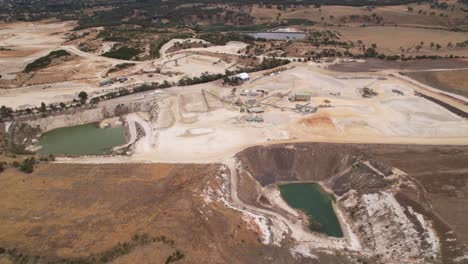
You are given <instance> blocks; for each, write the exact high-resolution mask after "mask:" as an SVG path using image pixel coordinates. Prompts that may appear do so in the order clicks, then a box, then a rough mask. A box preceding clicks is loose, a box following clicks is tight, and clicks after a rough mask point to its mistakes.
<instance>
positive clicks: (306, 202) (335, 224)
mask: <svg viewBox="0 0 468 264" xmlns="http://www.w3.org/2000/svg"><path fill="white" fill-rule="evenodd" d="M279 188H280V191H281V196H282V197H283V199H284V200H285V201H286V202H287V203H288V204H289V206H291V207H292V208H295V209H299V210H301V211H303V212H304V213H305V214H306V215H307V216H308V218H309V229H310V230H312V231H317V232H320V233H323V234H326V235H329V236H334V237H343V232H342V231H341V227H340V223H339V221H338V218H337V217H336V215H335V211H334V210H333V206H332V203H333V195H331V194H329V193H327V192H326V191H325V190H323V189H322V187H320V185H319V184H317V183H288V184H283V185H280V186H279Z"/></svg>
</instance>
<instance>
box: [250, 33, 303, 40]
mask: <svg viewBox="0 0 468 264" xmlns="http://www.w3.org/2000/svg"><path fill="white" fill-rule="evenodd" d="M248 35H249V36H252V37H254V38H263V39H268V40H289V39H291V40H294V39H304V38H305V36H306V34H305V33H300V32H252V33H248Z"/></svg>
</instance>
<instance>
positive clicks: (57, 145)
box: [38, 124, 125, 156]
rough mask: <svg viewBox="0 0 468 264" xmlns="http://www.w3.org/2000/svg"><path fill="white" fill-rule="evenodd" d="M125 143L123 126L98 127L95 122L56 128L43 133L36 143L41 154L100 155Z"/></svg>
mask: <svg viewBox="0 0 468 264" xmlns="http://www.w3.org/2000/svg"><path fill="white" fill-rule="evenodd" d="M123 144H125V130H124V128H123V127H121V126H119V127H111V128H99V127H98V126H96V124H86V125H79V126H73V127H64V128H57V129H54V130H51V131H48V132H46V133H44V134H43V135H42V136H41V138H40V139H39V142H38V145H40V146H41V147H42V148H41V149H40V150H39V151H38V152H39V153H42V154H54V155H72V156H79V155H102V154H107V153H109V152H110V151H111V149H112V148H113V147H116V146H120V145H123Z"/></svg>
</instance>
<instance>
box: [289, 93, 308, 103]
mask: <svg viewBox="0 0 468 264" xmlns="http://www.w3.org/2000/svg"><path fill="white" fill-rule="evenodd" d="M311 97H312V96H311V95H310V94H299V93H297V94H294V95H291V96H289V101H291V102H297V101H304V102H307V101H310V98H311Z"/></svg>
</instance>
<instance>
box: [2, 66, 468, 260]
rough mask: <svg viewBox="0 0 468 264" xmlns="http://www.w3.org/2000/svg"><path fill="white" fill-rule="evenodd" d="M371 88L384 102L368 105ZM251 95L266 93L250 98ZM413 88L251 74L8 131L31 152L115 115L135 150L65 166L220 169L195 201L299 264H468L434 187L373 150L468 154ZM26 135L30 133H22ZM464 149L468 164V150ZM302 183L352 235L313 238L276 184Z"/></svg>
mask: <svg viewBox="0 0 468 264" xmlns="http://www.w3.org/2000/svg"><path fill="white" fill-rule="evenodd" d="M362 87H372V89H373V90H374V91H375V92H376V95H375V96H373V97H371V98H365V97H363V96H362V93H361V89H362ZM245 90H249V91H258V90H267V91H268V94H267V95H263V96H262V95H255V96H244V95H241V93H243V94H244V93H245ZM395 90H398V92H395ZM415 91H418V87H415V86H412V84H411V83H405V82H404V81H403V80H400V79H397V78H394V77H392V76H386V77H383V76H382V75H375V76H372V75H366V76H362V75H345V76H343V75H340V76H336V74H334V73H329V72H327V71H325V70H323V69H320V68H317V67H316V66H314V65H293V66H291V67H289V68H286V69H284V70H283V71H282V72H278V73H276V74H273V75H264V74H262V73H259V74H253V76H251V79H250V80H249V81H247V82H245V83H244V84H242V85H241V86H238V87H236V88H235V89H234V90H233V88H232V87H226V86H222V85H221V84H219V83H217V82H213V83H208V84H201V85H194V86H189V87H173V88H169V89H166V90H163V91H157V92H154V91H152V92H144V93H141V94H137V95H131V96H126V97H121V98H116V99H112V100H108V101H104V102H100V103H99V104H98V105H97V106H94V107H91V108H89V109H79V110H74V112H69V113H65V114H63V113H60V114H57V115H55V116H50V117H45V118H43V117H37V118H25V119H24V120H20V121H17V122H15V123H13V124H9V126H8V128H7V133H10V134H12V136H13V137H15V136H16V138H15V142H18V143H19V142H29V143H31V144H32V142H37V141H36V139H38V135H39V134H38V133H44V132H47V131H50V130H53V129H55V128H58V127H67V126H74V125H79V124H85V123H91V122H101V123H102V122H104V123H106V122H111V120H115V118H117V119H120V120H121V121H122V122H123V123H124V126H125V129H126V135H127V136H126V138H127V143H126V144H125V145H123V146H117V147H116V148H114V151H115V153H119V154H120V155H107V156H76V157H57V162H58V163H66V164H68V163H88V164H107V163H111V164H112V163H142V162H144V163H148V162H150V163H155V162H158V163H160V162H163V163H217V164H222V165H221V168H220V170H219V171H218V173H216V174H215V175H214V176H213V177H211V178H210V179H209V180H208V181H207V183H206V185H205V187H203V188H200V189H199V190H198V191H199V192H198V194H197V195H198V196H197V197H199V199H201V201H203V203H205V204H206V205H207V206H208V205H210V204H216V205H221V206H223V207H225V208H227V209H229V210H233V211H235V212H236V213H238V214H240V215H241V218H242V221H243V224H244V225H246V226H247V227H248V229H249V230H251V231H253V232H255V234H256V235H257V237H258V239H259V241H260V242H261V243H262V244H263V245H265V246H268V247H272V248H280V247H281V248H286V249H288V254H290V256H291V260H290V261H291V262H304V263H309V262H310V261H312V262H313V263H315V262H317V263H319V262H320V263H321V262H324V261H331V262H330V263H335V262H333V261H338V260H339V261H344V262H343V263H361V261H369V262H368V263H374V262H375V263H430V262H433V261H435V263H439V262H437V261H442V262H441V263H463V262H464V261H465V260H466V254H467V249H466V246H465V244H464V243H463V242H462V241H459V240H457V239H456V238H451V237H450V238H447V236H448V234H450V232H453V231H451V229H450V227H447V225H446V224H445V222H444V220H443V219H442V218H441V216H440V215H438V214H437V213H436V212H434V211H435V210H434V208H433V207H432V205H431V201H430V199H429V198H428V196H427V194H426V192H427V191H426V190H425V188H424V186H422V185H421V184H420V182H419V181H418V179H416V178H415V177H413V176H412V175H411V174H408V173H407V172H405V169H402V168H399V167H397V166H392V165H390V164H389V163H388V162H387V161H385V159H380V158H378V157H374V155H373V153H377V152H378V150H379V149H380V148H384V145H376V144H363V143H388V144H389V143H391V144H395V143H400V142H401V143H412V144H414V143H416V144H422V145H423V144H456V145H466V143H467V142H468V141H467V140H468V124H467V123H466V120H465V119H464V118H462V117H460V116H458V115H456V114H455V113H452V112H451V111H449V110H448V109H446V108H444V107H442V106H440V105H438V104H436V103H434V102H431V101H429V100H427V99H425V98H423V97H421V96H418V95H416V94H415ZM299 93H304V94H308V95H310V96H311V100H310V103H309V105H311V106H313V107H315V108H316V112H315V113H302V112H300V111H297V109H296V107H295V105H296V104H301V103H300V102H291V100H290V97H288V95H290V94H299ZM246 100H256V102H257V105H258V107H261V109H262V112H261V113H257V114H256V116H261V117H262V118H263V120H262V122H249V121H247V120H246V117H247V116H250V115H251V114H249V113H248V112H244V111H243V110H241V109H242V108H243V106H242V104H241V105H239V103H238V102H239V101H246ZM303 104H304V103H303ZM102 120H104V121H102ZM106 120H110V121H106ZM21 127H23V128H24V127H28V128H29V130H31V133H29V134H28V133H16V134H15V131H16V132H18V128H21ZM23 128H22V129H20V130H21V131H29V130H28V129H23ZM309 141H318V142H320V141H322V142H338V143H306V142H309ZM301 142H303V143H301ZM351 143H353V144H351ZM33 145H34V144H33ZM387 146H388V148H390V149H394V148H396V149H404V148H410V147H409V146H408V145H406V146H404V145H395V146H393V145H387ZM430 148H431V147H427V149H430ZM435 148H437V147H435ZM459 148H460V151H461V152H462V153H464V155H466V153H467V149H466V147H464V146H460V147H459ZM293 182H317V183H320V185H321V186H322V187H323V188H324V189H325V190H327V191H328V192H330V193H331V194H332V195H333V197H334V199H335V201H334V202H333V209H334V211H335V213H336V216H337V218H338V220H339V223H340V227H341V229H342V232H343V234H344V235H343V237H341V238H340V237H330V236H327V235H324V234H321V233H318V232H313V231H310V230H309V228H308V227H307V225H308V221H307V219H306V217H305V216H304V213H302V212H301V211H299V210H297V209H294V208H292V207H290V206H289V205H288V204H287V203H286V202H285V201H284V199H283V198H282V197H281V194H280V191H279V188H278V185H279V184H285V183H293ZM207 219H208V218H207ZM333 256H334V257H333ZM325 263H326V262H325Z"/></svg>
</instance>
